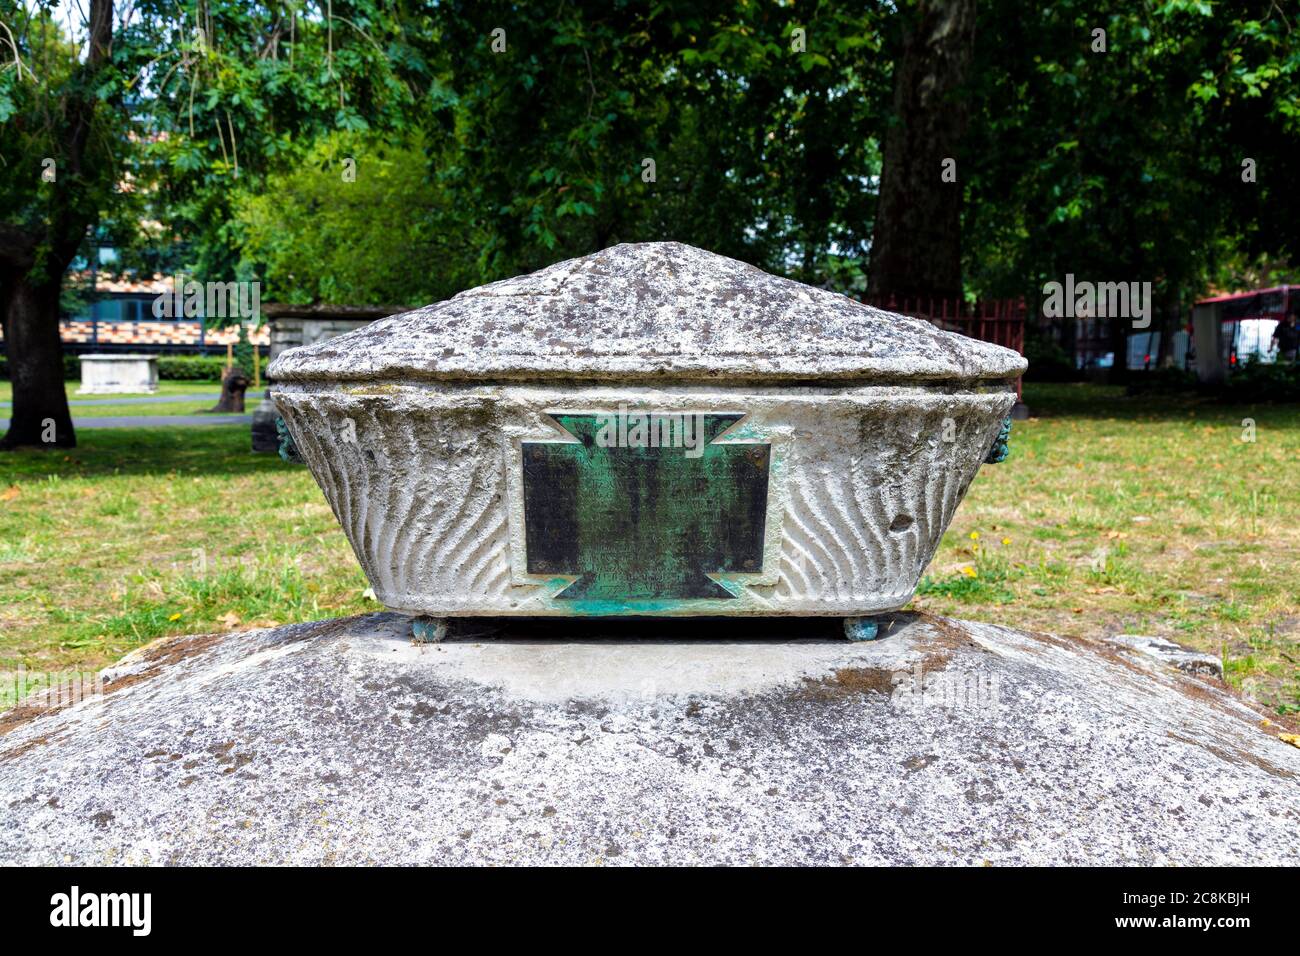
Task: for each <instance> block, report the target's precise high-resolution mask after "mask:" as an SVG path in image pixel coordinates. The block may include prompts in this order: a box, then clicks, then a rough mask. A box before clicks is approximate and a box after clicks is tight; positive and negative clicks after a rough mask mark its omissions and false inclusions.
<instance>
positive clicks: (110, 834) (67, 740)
mask: <svg viewBox="0 0 1300 956" xmlns="http://www.w3.org/2000/svg"><path fill="white" fill-rule="evenodd" d="M459 626H460V627H461V637H460V638H457V637H456V636H455V635H453V637H452V639H451V640H450V641H449V642H448V643H446V644H443V645H438V646H415V645H412V644H411V642H410V639H409V629H408V626H407V621H405V620H404V619H401V618H398V617H395V616H391V615H370V616H366V617H361V618H352V619H345V620H340V621H328V622H321V623H317V624H311V625H297V626H292V627H284V628H279V629H276V630H270V631H260V632H246V633H236V634H224V635H210V636H205V637H187V638H180V639H176V640H171V641H167V642H162V643H157V644H154V645H151V646H149V647H147V648H144V649H142V650H141V651H139V652H137V653H136V654H134V655H133V656H132V657H130V658H128V659H127V660H126V661H124V662H123V663H122V664H121V665H119V666H118V667H116V668H114V669H113V670H112V671H111V672H110V676H111V678H112V680H111V681H110V683H109V684H108V688H109V692H108V693H107V695H106V696H105V697H104V698H102V699H99V700H94V701H89V702H83V703H81V704H77V705H74V706H72V707H69V708H67V709H65V710H62V711H59V712H54V713H47V714H44V715H37V716H32V715H31V714H29V713H23V712H16V713H11V714H9V715H6V716H0V862H5V863H28V864H31V863H78V864H81V863H190V864H199V863H227V864H243V863H300V864H318V863H371V862H374V863H608V864H627V863H762V864H768V863H832V864H838V863H848V862H853V863H939V864H983V863H995V864H1006V863H1067V864H1098V863H1117V864H1220V863H1226V864H1237V863H1263V864H1290V865H1295V864H1296V863H1300V836H1297V834H1298V833H1300V828H1298V827H1297V824H1298V823H1300V787H1297V785H1296V784H1297V781H1298V780H1300V750H1297V749H1296V748H1294V747H1290V746H1288V745H1286V744H1284V743H1282V742H1281V741H1279V740H1278V739H1276V734H1277V732H1278V731H1279V730H1281V728H1279V727H1277V726H1276V725H1272V724H1270V723H1269V721H1267V720H1266V719H1265V718H1263V717H1262V715H1260V714H1258V713H1255V712H1254V711H1253V710H1251V709H1250V708H1249V707H1247V706H1246V705H1245V704H1243V703H1242V702H1241V701H1239V700H1238V699H1236V698H1234V697H1233V696H1232V695H1230V694H1229V693H1228V692H1226V691H1225V690H1223V689H1222V688H1221V686H1219V685H1216V684H1214V683H1211V682H1206V681H1202V680H1199V679H1195V678H1192V677H1189V676H1187V675H1185V674H1182V673H1180V672H1178V671H1176V670H1174V669H1171V668H1166V667H1163V666H1159V665H1154V666H1152V667H1151V669H1147V668H1146V667H1144V666H1142V664H1141V662H1142V661H1145V660H1146V658H1144V657H1143V656H1141V655H1134V656H1132V657H1129V656H1128V655H1125V654H1119V653H1116V652H1115V651H1114V649H1113V648H1110V647H1109V646H1108V645H1106V644H1104V643H1102V642H1080V641H1070V640H1064V639H1060V638H1054V637H1049V636H1044V635H1031V634H1025V633H1020V632H1016V631H1012V630H1009V629H1006V628H1001V627H996V626H992V625H984V624H973V623H962V622H956V621H949V620H944V619H938V618H921V619H915V618H912V617H910V616H906V615H899V616H897V617H896V619H895V620H894V622H893V624H892V625H890V626H887V627H886V628H884V629H882V630H884V631H885V636H884V637H883V638H882V639H881V640H878V641H875V642H868V643H857V644H854V643H849V642H847V641H843V640H842V639H838V637H837V635H838V634H839V623H838V622H837V621H825V622H822V623H821V624H818V622H816V621H812V622H810V621H792V620H787V621H785V622H776V623H772V622H762V623H759V622H754V623H741V622H727V623H721V624H720V623H718V622H708V623H700V624H691V623H689V622H688V623H674V624H671V625H670V624H667V623H665V622H658V623H655V622H640V623H638V622H623V623H620V624H617V625H615V624H608V623H605V624H599V625H598V624H596V623H595V622H587V623H585V624H584V623H583V622H572V621H563V622H554V621H551V622H515V623H506V622H501V621H495V622H484V621H480V622H476V623H474V624H473V625H472V629H471V630H469V631H468V632H467V631H466V626H467V625H466V623H465V622H461V624H460V625H459ZM689 627H696V628H699V629H700V632H699V633H695V634H685V633H684V631H683V629H684V628H689ZM575 629H580V630H575ZM629 632H632V633H637V634H640V635H641V639H639V640H627V639H622V640H616V639H615V638H614V636H613V635H615V634H617V635H624V636H625V635H627V634H628V633H629ZM656 635H658V637H656ZM679 637H681V638H683V639H680V640H678V639H676V638H679ZM918 666H919V667H920V668H921V669H922V672H921V673H922V678H923V679H922V686H923V688H924V694H923V696H922V697H920V698H918V695H917V694H916V693H915V692H914V684H913V680H914V674H915V671H914V668H916V667H918Z"/></svg>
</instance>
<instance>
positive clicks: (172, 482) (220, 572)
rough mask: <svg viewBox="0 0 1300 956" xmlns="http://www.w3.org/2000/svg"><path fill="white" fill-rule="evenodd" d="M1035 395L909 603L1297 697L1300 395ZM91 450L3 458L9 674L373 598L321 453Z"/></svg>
mask: <svg viewBox="0 0 1300 956" xmlns="http://www.w3.org/2000/svg"><path fill="white" fill-rule="evenodd" d="M176 384H180V383H165V387H166V386H167V385H171V386H174V385H176ZM185 384H189V383H185ZM191 387H194V388H198V389H213V388H214V386H212V385H210V384H208V385H199V386H191ZM0 397H3V396H0ZM1026 400H1027V401H1028V402H1029V405H1030V407H1031V409H1032V410H1033V412H1034V414H1035V415H1036V416H1037V417H1036V418H1034V419H1033V420H1031V421H1028V422H1017V423H1016V425H1015V428H1014V429H1013V431H1012V436H1011V457H1010V458H1009V459H1008V460H1007V461H1006V462H1005V463H1004V464H1002V465H999V466H996V467H986V468H984V469H982V470H981V472H980V475H979V477H978V478H977V479H976V481H975V482H974V484H973V485H972V486H971V490H970V493H969V495H968V496H967V499H966V501H965V502H964V503H963V504H962V506H961V508H959V509H958V512H957V516H956V518H955V519H954V521H953V525H952V527H951V529H950V530H949V532H948V534H947V535H946V536H945V538H944V541H943V545H942V547H941V548H940V551H939V554H938V555H937V556H936V558H935V560H934V563H933V564H932V565H931V566H930V568H929V571H928V573H927V576H926V578H925V579H924V581H923V583H922V586H921V589H920V591H919V592H918V595H917V598H916V601H915V604H916V605H917V606H920V607H923V608H925V609H927V610H931V611H936V612H939V613H944V614H953V615H957V616H962V617H968V618H975V619H980V620H990V621H997V622H1000V623H1006V624H1012V625H1015V626H1018V627H1024V628H1029V629H1038V630H1050V631H1055V632H1058V633H1065V634H1089V635H1096V634H1107V633H1108V634H1115V633H1144V634H1161V635H1166V636H1169V637H1171V638H1173V639H1175V640H1177V641H1179V642H1181V643H1185V644H1189V645H1192V646H1196V647H1200V648H1202V649H1205V650H1208V651H1211V652H1213V653H1215V654H1221V655H1222V656H1223V658H1224V660H1225V661H1226V663H1227V673H1228V676H1229V680H1230V681H1231V682H1232V683H1233V684H1235V685H1236V686H1238V687H1241V688H1242V689H1243V690H1245V691H1246V692H1247V693H1250V694H1252V695H1253V696H1255V697H1256V698H1258V699H1260V700H1261V701H1264V702H1265V703H1267V704H1269V705H1270V706H1272V707H1274V708H1276V709H1277V710H1278V711H1279V712H1288V711H1300V664H1298V663H1297V662H1300V507H1297V502H1298V501H1300V474H1297V471H1298V469H1300V408H1297V407H1295V406H1276V407H1271V406H1259V407H1251V408H1245V407H1236V408H1234V407H1229V406H1219V405H1210V404H1206V403H1203V402H1200V401H1198V400H1194V399H1181V398H1172V399H1171V398H1166V397H1158V398H1157V397H1150V396H1145V397H1140V398H1129V397H1125V396H1124V395H1123V393H1122V392H1121V391H1120V390H1118V389H1110V388H1104V387H1098V386H1090V385H1055V386H1036V387H1035V386H1029V387H1027V388H1026ZM101 407H104V406H101ZM128 407H129V406H128ZM134 408H135V411H133V412H130V413H128V414H144V413H145V412H144V409H148V408H150V406H135V407H134ZM1245 419H1253V421H1254V438H1255V440H1254V441H1253V442H1249V441H1243V440H1242V438H1243V435H1244V434H1246V433H1245V431H1244V429H1243V420H1245ZM1246 437H1249V435H1246ZM79 442H80V446H79V447H78V448H76V449H74V450H72V451H70V452H66V453H53V454H51V453H48V452H37V451H22V452H18V453H16V454H11V455H6V456H4V457H0V671H12V670H15V669H16V668H17V667H18V666H19V665H22V666H23V667H25V669H26V670H27V671H29V672H40V671H51V670H62V669H77V670H89V669H93V668H97V667H100V666H103V665H105V664H107V663H109V662H111V661H112V660H114V659H115V658H117V657H118V656H120V655H121V654H122V653H124V652H125V651H127V650H129V649H130V648H132V647H135V646H137V645H139V644H141V643H143V642H145V641H148V640H151V639H153V638H155V637H158V636H161V635H164V634H181V633H200V632H204V631H209V630H217V629H224V628H242V627H250V626H255V625H268V624H271V623H284V622H289V621H300V620H308V619H312V618H319V617H329V616H335V615H341V614H350V613H355V612H358V611H364V610H374V609H377V607H378V605H376V604H375V603H374V602H373V601H370V600H368V599H366V598H365V596H364V593H363V592H364V591H365V589H366V581H365V578H364V576H363V575H362V573H361V570H360V568H359V567H358V565H357V563H356V560H355V558H353V556H352V553H351V550H350V549H349V547H348V545H347V542H346V540H345V539H344V537H343V534H342V532H341V531H340V530H339V527H338V524H337V523H336V522H335V520H334V517H333V515H332V514H331V512H330V510H329V507H328V506H327V505H326V504H325V500H324V498H323V497H322V496H321V494H320V491H319V490H318V489H317V488H316V485H315V483H314V482H313V481H312V479H311V476H310V475H309V474H308V473H307V471H306V469H304V468H301V467H295V466H290V465H286V464H284V463H282V462H281V461H280V460H279V459H278V458H277V457H275V456H273V455H270V456H269V455H253V454H252V453H251V452H250V451H249V450H248V434H247V429H244V428H228V427H227V428H220V427H217V428H186V429H181V428H157V429H138V430H137V429H132V430H120V431H119V430H107V431H85V432H83V433H82V434H81V435H80V436H79ZM4 693H5V690H4V689H3V688H0V705H2V704H3V703H4V699H3V696H2V695H3V694H4Z"/></svg>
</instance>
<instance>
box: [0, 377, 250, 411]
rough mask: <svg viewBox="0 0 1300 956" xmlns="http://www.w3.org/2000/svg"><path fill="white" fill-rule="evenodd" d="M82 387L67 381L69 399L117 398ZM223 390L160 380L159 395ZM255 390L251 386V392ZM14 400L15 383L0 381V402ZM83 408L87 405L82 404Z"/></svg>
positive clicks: (209, 384) (212, 384)
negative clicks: (80, 390)
mask: <svg viewBox="0 0 1300 956" xmlns="http://www.w3.org/2000/svg"><path fill="white" fill-rule="evenodd" d="M80 387H81V383H80V382H75V381H67V382H64V383H63V388H64V391H66V392H67V394H68V401H70V402H76V401H83V400H88V399H101V398H115V397H116V396H114V395H78V394H77V389H78V388H80ZM220 391H221V383H220V382H159V383H158V391H156V392H154V393H153V394H154V395H155V396H158V395H175V396H177V397H178V398H184V397H185V396H187V395H216V394H218V393H219V392H220ZM252 391H253V390H252V388H251V387H250V388H249V392H250V393H251V392H252ZM145 395H146V393H145V392H141V393H140V394H139V395H138V396H137V395H123V396H122V398H144V397H145ZM11 401H13V383H12V382H9V381H0V402H11ZM82 407H83V408H84V407H86V406H82Z"/></svg>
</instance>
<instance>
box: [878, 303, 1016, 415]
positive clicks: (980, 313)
mask: <svg viewBox="0 0 1300 956" xmlns="http://www.w3.org/2000/svg"><path fill="white" fill-rule="evenodd" d="M862 301H863V302H865V303H866V304H867V305H870V306H874V307H876V308H877V309H885V310H887V311H889V312H898V313H901V314H902V315H910V316H913V317H914V318H918V319H925V320H926V321H927V322H931V323H933V324H934V325H937V326H938V327H939V328H941V329H943V330H944V331H945V332H957V333H959V334H961V335H968V336H970V337H971V338H973V339H979V340H980V341H981V342H992V343H993V344H994V345H1001V346H1003V347H1004V348H1009V349H1015V350H1016V351H1017V352H1019V353H1020V354H1021V355H1024V354H1025V319H1026V316H1027V315H1028V310H1027V309H1026V307H1025V300H1024V299H988V300H986V301H982V302H974V303H970V302H965V301H963V300H960V299H936V298H933V297H924V296H916V297H906V296H905V297H903V298H901V299H899V298H895V297H894V296H888V297H880V296H877V297H874V298H866V299H863V300H862ZM1020 398H1021V392H1020V379H1016V400H1017V401H1019V400H1020Z"/></svg>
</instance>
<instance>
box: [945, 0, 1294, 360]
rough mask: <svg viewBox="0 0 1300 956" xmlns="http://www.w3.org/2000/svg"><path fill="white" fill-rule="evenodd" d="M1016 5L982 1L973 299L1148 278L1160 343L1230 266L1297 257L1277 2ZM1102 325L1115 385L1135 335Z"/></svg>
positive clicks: (975, 81)
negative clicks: (1251, 175)
mask: <svg viewBox="0 0 1300 956" xmlns="http://www.w3.org/2000/svg"><path fill="white" fill-rule="evenodd" d="M1020 9H1021V7H1020V5H1018V4H1016V3H1015V2H1014V0H993V2H991V3H987V4H985V5H983V6H982V7H981V18H982V19H981V27H980V30H979V31H978V40H977V44H976V54H975V64H974V66H973V67H972V71H971V82H970V88H971V102H972V104H974V106H975V112H974V114H973V116H972V120H971V123H970V130H969V134H968V137H967V144H966V155H967V156H968V157H969V158H968V160H967V162H966V169H967V171H968V174H969V179H968V184H969V193H968V203H967V206H966V211H965V217H964V227H965V235H966V236H967V237H968V239H967V243H966V248H965V264H966V275H967V279H968V282H969V284H970V285H971V286H972V287H973V289H974V290H975V291H977V292H979V293H982V294H985V295H994V296H1009V295H1025V296H1026V298H1027V299H1028V300H1029V301H1030V302H1039V301H1041V300H1042V291H1041V290H1042V287H1043V284H1044V283H1046V282H1048V281H1052V280H1057V281H1061V280H1063V279H1064V277H1065V275H1066V274H1067V273H1073V274H1074V275H1075V276H1076V277H1078V278H1079V279H1081V280H1083V279H1087V280H1090V281H1129V282H1138V281H1150V282H1152V284H1153V293H1154V298H1155V300H1156V303H1157V305H1158V306H1159V307H1160V308H1158V310H1157V311H1158V312H1159V313H1160V314H1158V315H1157V316H1156V317H1155V323H1156V324H1154V325H1153V328H1154V329H1159V330H1161V331H1162V332H1163V333H1164V334H1163V335H1162V336H1161V338H1162V344H1163V345H1166V346H1167V344H1168V342H1169V341H1170V339H1171V338H1172V333H1173V331H1175V330H1176V329H1177V328H1178V327H1179V325H1180V324H1181V322H1180V320H1182V319H1184V318H1185V317H1186V314H1187V307H1188V306H1189V305H1190V303H1191V302H1192V301H1194V299H1195V298H1196V297H1198V296H1199V295H1201V294H1203V293H1204V292H1205V291H1206V290H1207V288H1208V286H1209V284H1210V283H1211V282H1212V281H1213V280H1214V279H1215V277H1216V276H1219V275H1221V274H1222V273H1223V270H1224V268H1225V266H1226V265H1227V264H1228V263H1238V262H1240V260H1241V257H1242V256H1243V255H1247V256H1250V257H1256V256H1264V257H1270V256H1271V257H1280V258H1282V259H1285V258H1286V257H1287V256H1288V255H1289V256H1292V257H1294V256H1296V255H1298V254H1300V191H1297V190H1295V188H1294V185H1293V179H1294V173H1293V170H1294V168H1295V157H1296V156H1300V44H1296V43H1295V42H1294V41H1293V40H1290V39H1289V38H1290V37H1291V36H1292V31H1293V30H1295V29H1297V28H1298V27H1297V25H1296V24H1293V23H1289V22H1288V21H1287V18H1286V16H1285V14H1283V12H1282V11H1281V9H1280V8H1279V7H1278V6H1277V5H1275V4H1272V3H1270V2H1269V0H1252V2H1249V3H1243V4H1238V5H1236V6H1234V7H1232V8H1227V7H1223V6H1218V7H1212V6H1211V5H1209V4H1206V3H1201V2H1195V0H1186V2H1184V0H1171V2H1167V3H1163V4H1160V5H1158V6H1155V7H1150V8H1148V7H1143V6H1141V5H1134V4H1129V3H1122V2H1113V3H1101V4H1099V3H1097V2H1094V0H1088V2H1083V0H1062V2H1060V3H1056V4H1053V5H1052V7H1051V8H1050V9H1046V10H1044V11H1043V12H1042V13H1041V15H1039V16H1037V17H1035V18H1034V19H1033V20H1032V21H1029V20H1024V19H1023V18H1021V17H1020V16H1019V15H1018V14H1019V11H1020ZM1098 31H1102V32H1100V33H1099V32H1098ZM1246 158H1252V159H1254V160H1256V166H1257V168H1258V170H1259V175H1258V177H1257V180H1256V181H1255V182H1251V183H1247V182H1243V166H1242V164H1243V160H1244V159H1246ZM1225 278H1226V277H1225ZM1067 328H1072V323H1070V324H1069V325H1068V326H1067ZM1111 331H1112V339H1111V343H1110V348H1111V350H1113V351H1114V352H1115V356H1116V368H1115V371H1116V375H1117V377H1122V376H1123V374H1124V366H1125V362H1124V357H1125V355H1126V354H1127V336H1128V334H1129V333H1130V332H1131V331H1133V326H1132V324H1131V323H1129V322H1119V321H1116V322H1112V323H1111Z"/></svg>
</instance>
